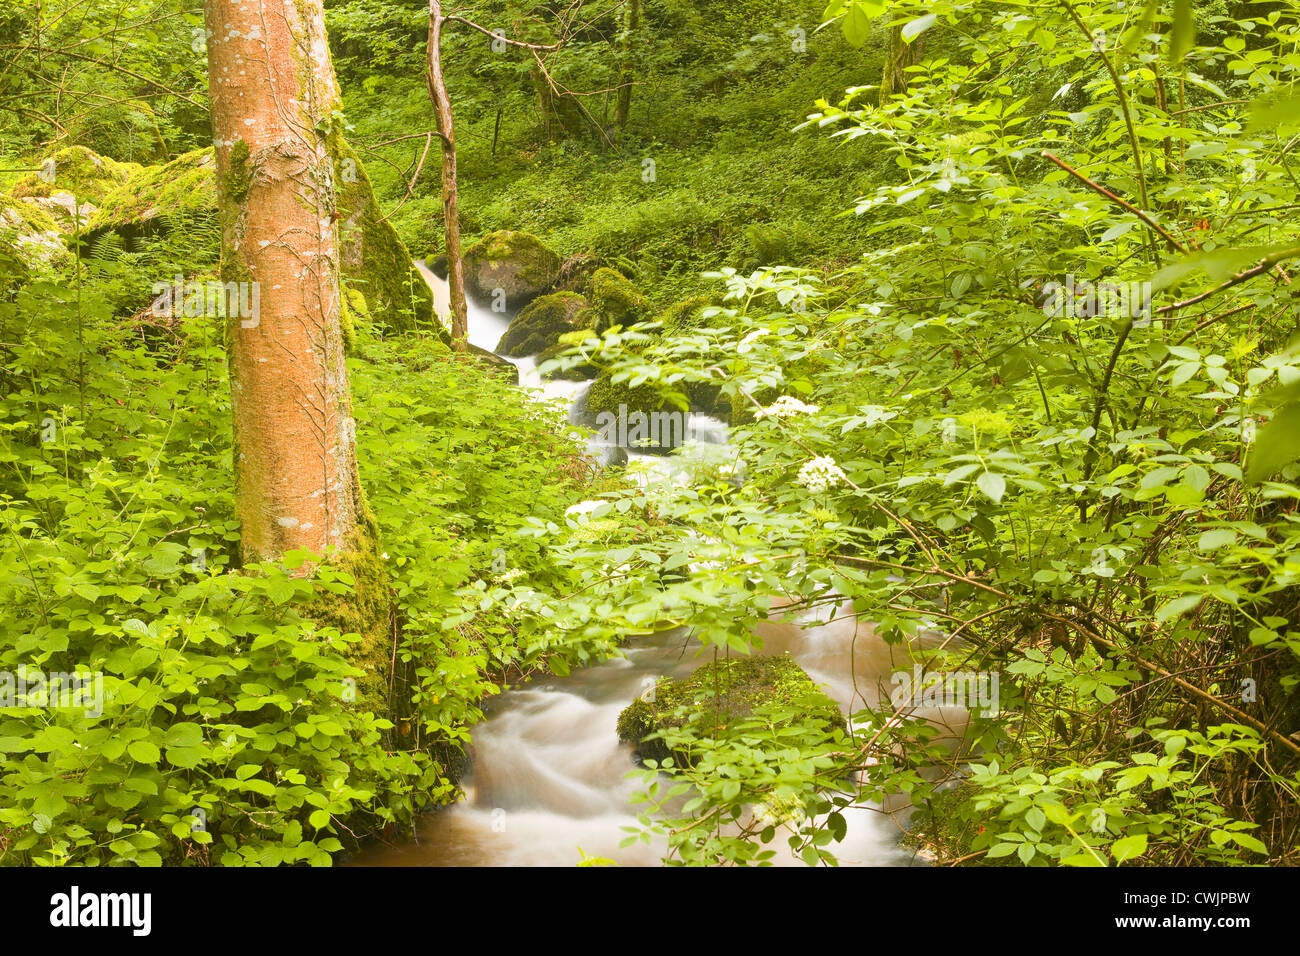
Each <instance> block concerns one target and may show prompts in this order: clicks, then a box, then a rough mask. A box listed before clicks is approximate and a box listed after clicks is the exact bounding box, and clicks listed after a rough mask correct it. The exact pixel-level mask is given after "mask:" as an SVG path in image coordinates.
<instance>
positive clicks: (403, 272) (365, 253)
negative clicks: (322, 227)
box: [329, 137, 433, 330]
mask: <svg viewBox="0 0 1300 956" xmlns="http://www.w3.org/2000/svg"><path fill="white" fill-rule="evenodd" d="M329 146H330V150H331V152H332V154H333V158H334V168H335V170H336V171H337V173H336V181H335V189H336V190H337V194H336V199H337V202H338V212H339V220H338V227H339V269H340V271H341V273H342V275H343V277H344V278H345V279H347V281H348V282H349V283H351V284H352V285H358V286H360V288H361V290H362V292H364V293H365V296H366V301H367V302H368V303H369V304H370V309H371V312H372V313H373V314H375V315H376V316H382V317H383V324H384V325H385V326H386V327H388V328H392V329H401V330H405V329H410V328H413V327H415V326H425V325H428V324H429V323H430V322H431V321H433V294H432V293H431V292H430V291H429V287H428V285H426V284H425V281H424V279H423V278H422V277H421V276H420V274H419V272H417V271H416V269H415V263H414V262H413V261H412V260H411V253H410V252H409V251H408V250H407V248H406V245H405V243H403V242H402V239H401V237H400V236H399V235H398V234H397V230H396V229H394V228H393V226H392V225H391V224H390V223H389V222H388V221H387V220H386V219H385V218H384V214H383V210H381V209H380V208H379V204H378V203H377V202H376V201H375V193H374V189H373V188H372V187H371V185H370V178H369V177H368V176H367V175H366V171H365V168H364V167H363V166H362V165H361V161H360V160H359V159H358V158H357V156H356V154H355V153H354V152H353V151H352V149H351V147H349V146H348V145H347V143H345V142H344V141H343V140H342V139H340V138H337V137H331V139H330V142H329Z"/></svg>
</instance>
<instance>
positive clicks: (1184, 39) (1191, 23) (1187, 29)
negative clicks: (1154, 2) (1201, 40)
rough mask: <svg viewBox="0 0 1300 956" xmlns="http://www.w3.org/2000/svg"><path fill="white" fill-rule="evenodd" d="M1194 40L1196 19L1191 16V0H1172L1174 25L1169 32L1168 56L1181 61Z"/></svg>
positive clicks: (1177, 61) (1176, 61) (1174, 60)
mask: <svg viewBox="0 0 1300 956" xmlns="http://www.w3.org/2000/svg"><path fill="white" fill-rule="evenodd" d="M1195 40H1196V21H1195V20H1194V19H1193V18H1192V0H1174V26H1173V30H1172V31H1171V32H1170V39H1169V57H1170V59H1171V60H1173V62H1174V63H1181V62H1183V57H1185V56H1187V54H1188V52H1189V51H1190V50H1191V49H1192V44H1193V43H1194V42H1195Z"/></svg>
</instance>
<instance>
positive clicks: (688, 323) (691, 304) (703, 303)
mask: <svg viewBox="0 0 1300 956" xmlns="http://www.w3.org/2000/svg"><path fill="white" fill-rule="evenodd" d="M715 304H716V303H714V302H713V301H712V300H710V299H708V298H705V297H704V296H699V295H697V296H692V297H691V298H689V299H683V300H682V301H681V302H675V303H673V304H672V305H670V306H669V307H668V308H667V309H665V310H664V311H663V312H661V313H660V314H659V315H658V319H659V323H660V324H661V325H662V326H663V328H664V331H665V332H686V331H689V330H691V329H694V328H697V327H699V325H700V324H701V321H702V315H701V313H702V312H703V311H704V310H705V309H706V308H708V307H709V306H711V305H715Z"/></svg>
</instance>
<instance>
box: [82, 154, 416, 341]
mask: <svg viewBox="0 0 1300 956" xmlns="http://www.w3.org/2000/svg"><path fill="white" fill-rule="evenodd" d="M330 149H331V151H332V153H333V155H334V162H335V167H336V169H337V170H339V175H338V177H337V182H336V189H337V195H336V198H337V202H338V236H339V267H340V272H341V274H342V277H343V279H344V281H345V282H346V283H348V284H349V285H350V286H352V287H354V288H356V289H357V290H358V291H359V292H360V293H361V294H362V295H363V296H365V301H366V303H367V304H368V306H369V309H370V313H371V314H372V315H373V316H374V317H375V318H376V320H377V321H378V322H380V323H381V324H382V325H384V326H385V327H387V328H393V329H409V328H411V327H412V326H413V325H427V324H429V323H430V322H432V321H433V296H432V293H430V291H429V287H428V286H427V285H426V284H425V282H424V280H423V278H421V276H420V274H419V273H418V272H417V271H416V269H415V265H414V263H413V262H412V260H411V254H410V252H408V251H407V248H406V246H405V245H404V244H403V243H402V240H401V238H400V237H399V236H398V235H397V232H396V230H394V229H393V227H392V226H391V225H390V224H389V223H388V222H386V221H385V220H384V218H383V213H382V211H381V210H380V209H379V206H378V204H377V203H376V202H375V198H374V192H373V190H372V188H371V185H370V180H369V179H368V178H367V176H366V172H365V170H364V168H363V167H362V166H361V163H360V162H359V161H358V160H357V158H356V155H355V154H354V153H353V152H352V151H351V149H350V148H349V147H348V146H347V144H346V143H343V142H342V141H334V140H331V142H330ZM119 165H120V166H121V168H122V169H125V170H126V171H127V172H128V173H129V175H128V177H127V178H126V179H125V180H124V181H122V182H120V183H118V184H117V185H116V186H115V187H114V188H112V189H109V190H107V191H106V192H105V194H104V195H103V197H102V202H101V203H100V204H99V208H98V209H97V210H96V211H95V213H94V214H93V215H92V216H90V217H89V220H88V223H87V227H86V233H87V235H88V237H89V238H91V239H94V238H96V237H98V236H100V235H103V234H105V233H108V232H117V233H120V234H122V235H123V236H125V237H128V238H129V237H135V236H142V235H150V234H154V233H162V232H176V231H180V230H183V231H184V233H185V234H186V237H187V238H186V246H187V248H189V249H191V250H193V256H194V259H195V261H194V264H195V265H196V266H200V267H201V266H204V265H207V264H210V263H215V262H216V261H217V259H218V257H219V255H220V249H221V226H220V221H219V219H218V217H217V168H216V160H215V158H214V156H213V153H212V150H211V149H198V150H194V151H193V152H190V153H185V154H184V155H182V156H178V157H177V158H176V159H174V160H172V161H171V162H170V163H167V164H165V165H162V166H145V167H134V168H132V167H130V166H128V165H125V164H119Z"/></svg>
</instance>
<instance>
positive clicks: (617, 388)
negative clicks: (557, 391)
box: [586, 372, 680, 416]
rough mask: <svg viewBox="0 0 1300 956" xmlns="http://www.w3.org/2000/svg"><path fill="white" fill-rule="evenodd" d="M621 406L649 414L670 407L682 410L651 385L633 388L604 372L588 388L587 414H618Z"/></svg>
mask: <svg viewBox="0 0 1300 956" xmlns="http://www.w3.org/2000/svg"><path fill="white" fill-rule="evenodd" d="M619 406H624V407H625V408H626V409H627V410H628V411H635V412H645V413H647V414H649V413H650V412H661V411H667V410H669V409H676V410H680V409H677V408H676V406H675V405H672V404H670V403H669V402H667V401H666V400H665V399H664V398H663V397H662V396H661V395H660V394H659V393H658V392H657V391H655V390H654V389H653V388H651V387H650V386H649V385H638V386H636V387H635V388H632V387H630V386H629V385H628V384H627V383H626V382H615V381H614V380H613V379H612V378H611V377H610V374H609V373H608V372H602V373H601V374H600V375H599V376H598V377H597V378H596V380H595V381H594V382H592V383H591V388H589V389H587V408H586V412H587V415H588V416H595V415H599V414H600V413H601V412H612V413H614V414H615V415H617V414H618V412H619Z"/></svg>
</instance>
